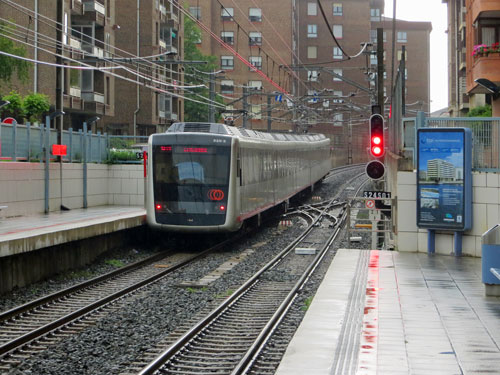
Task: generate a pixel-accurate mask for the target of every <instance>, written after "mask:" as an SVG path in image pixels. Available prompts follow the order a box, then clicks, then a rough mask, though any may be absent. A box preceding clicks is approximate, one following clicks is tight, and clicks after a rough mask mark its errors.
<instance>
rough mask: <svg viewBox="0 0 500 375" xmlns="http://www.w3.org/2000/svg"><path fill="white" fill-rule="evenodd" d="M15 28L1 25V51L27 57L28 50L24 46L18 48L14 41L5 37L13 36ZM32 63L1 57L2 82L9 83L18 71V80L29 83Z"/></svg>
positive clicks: (0, 75)
mask: <svg viewBox="0 0 500 375" xmlns="http://www.w3.org/2000/svg"><path fill="white" fill-rule="evenodd" d="M13 30H14V27H12V26H9V25H6V24H4V23H0V51H3V52H7V53H10V54H11V55H16V56H22V57H24V56H25V55H26V50H25V48H24V47H22V46H17V45H16V44H15V43H14V42H13V41H12V40H10V39H9V38H7V37H4V36H3V35H9V34H12V33H13ZM29 67H30V63H29V62H27V61H24V60H20V59H16V58H14V57H10V56H5V55H0V81H3V82H4V83H9V82H10V79H11V77H12V75H13V74H14V72H16V71H17V78H18V79H19V80H20V81H21V82H27V81H28V77H29Z"/></svg>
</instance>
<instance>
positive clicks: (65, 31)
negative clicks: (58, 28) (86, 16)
mask: <svg viewBox="0 0 500 375" xmlns="http://www.w3.org/2000/svg"><path fill="white" fill-rule="evenodd" d="M63 43H64V44H68V13H67V12H64V33H63Z"/></svg>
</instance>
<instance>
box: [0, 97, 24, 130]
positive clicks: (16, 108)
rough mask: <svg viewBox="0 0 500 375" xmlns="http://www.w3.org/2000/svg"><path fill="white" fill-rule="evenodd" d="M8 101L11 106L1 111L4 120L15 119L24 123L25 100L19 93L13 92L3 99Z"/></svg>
mask: <svg viewBox="0 0 500 375" xmlns="http://www.w3.org/2000/svg"><path fill="white" fill-rule="evenodd" d="M3 99H4V100H8V101H9V102H10V104H8V105H6V106H4V107H2V109H0V111H1V116H0V117H2V119H3V118H6V117H13V118H15V119H16V121H17V122H18V123H22V122H23V119H24V109H23V98H22V97H21V95H19V94H18V93H17V92H14V91H11V92H10V93H9V95H5V96H4V97H3Z"/></svg>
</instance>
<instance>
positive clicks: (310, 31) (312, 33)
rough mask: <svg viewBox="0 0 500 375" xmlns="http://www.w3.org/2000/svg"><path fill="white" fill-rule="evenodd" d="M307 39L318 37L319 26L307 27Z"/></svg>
mask: <svg viewBox="0 0 500 375" xmlns="http://www.w3.org/2000/svg"><path fill="white" fill-rule="evenodd" d="M307 37H308V38H317V37H318V25H307Z"/></svg>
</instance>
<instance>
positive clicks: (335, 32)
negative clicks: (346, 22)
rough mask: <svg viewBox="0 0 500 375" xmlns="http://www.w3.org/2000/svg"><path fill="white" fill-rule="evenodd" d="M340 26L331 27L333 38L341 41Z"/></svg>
mask: <svg viewBox="0 0 500 375" xmlns="http://www.w3.org/2000/svg"><path fill="white" fill-rule="evenodd" d="M342 34H343V33H342V25H333V35H335V38H337V39H342Z"/></svg>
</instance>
